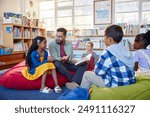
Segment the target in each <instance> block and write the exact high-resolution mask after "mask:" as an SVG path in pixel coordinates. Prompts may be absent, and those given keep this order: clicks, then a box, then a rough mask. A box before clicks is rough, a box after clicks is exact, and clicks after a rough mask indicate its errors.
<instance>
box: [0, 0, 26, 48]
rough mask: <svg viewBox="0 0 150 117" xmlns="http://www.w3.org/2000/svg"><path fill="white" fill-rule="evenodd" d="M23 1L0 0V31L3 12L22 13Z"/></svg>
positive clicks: (0, 42) (0, 41)
mask: <svg viewBox="0 0 150 117" xmlns="http://www.w3.org/2000/svg"><path fill="white" fill-rule="evenodd" d="M23 1H24V0H0V29H1V26H2V17H3V13H4V12H14V13H22V12H23V9H22V6H23V4H22V3H23ZM0 45H2V37H1V33H0Z"/></svg>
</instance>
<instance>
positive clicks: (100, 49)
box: [74, 48, 136, 51]
mask: <svg viewBox="0 0 150 117" xmlns="http://www.w3.org/2000/svg"><path fill="white" fill-rule="evenodd" d="M74 50H85V48H74ZM93 50H100V51H102V50H104V49H102V48H93ZM130 51H136V49H130Z"/></svg>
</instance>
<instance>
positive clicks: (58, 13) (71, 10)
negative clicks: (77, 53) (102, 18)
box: [39, 0, 150, 31]
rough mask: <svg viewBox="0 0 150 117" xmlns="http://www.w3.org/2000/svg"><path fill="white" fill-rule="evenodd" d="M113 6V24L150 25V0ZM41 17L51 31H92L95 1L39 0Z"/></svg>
mask: <svg viewBox="0 0 150 117" xmlns="http://www.w3.org/2000/svg"><path fill="white" fill-rule="evenodd" d="M113 5H114V6H115V9H114V11H113V12H112V15H114V16H115V19H114V22H113V23H116V24H119V23H126V24H134V25H138V24H147V23H150V17H149V16H150V0H114V2H113ZM39 16H40V19H41V20H42V21H43V22H44V26H45V28H46V29H47V30H49V31H55V30H56V29H57V28H59V27H65V28H67V29H68V30H73V29H79V30H82V29H92V28H93V27H94V24H93V0H39Z"/></svg>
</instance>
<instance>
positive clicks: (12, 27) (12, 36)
mask: <svg viewBox="0 0 150 117" xmlns="http://www.w3.org/2000/svg"><path fill="white" fill-rule="evenodd" d="M34 31H35V32H34ZM2 32H3V46H4V47H10V48H12V49H13V52H24V51H25V48H24V45H25V44H26V45H27V46H28V48H29V47H30V46H31V44H32V40H33V39H34V38H35V37H36V36H43V37H46V30H45V29H44V28H40V27H29V26H24V25H19V24H3V25H2ZM16 48H18V50H17V49H16Z"/></svg>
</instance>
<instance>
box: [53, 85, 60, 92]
mask: <svg viewBox="0 0 150 117" xmlns="http://www.w3.org/2000/svg"><path fill="white" fill-rule="evenodd" d="M54 91H55V92H56V93H61V92H62V89H61V88H60V86H56V87H55V88H54Z"/></svg>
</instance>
